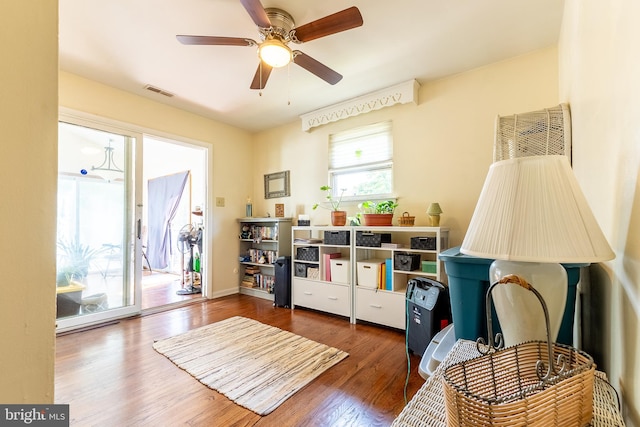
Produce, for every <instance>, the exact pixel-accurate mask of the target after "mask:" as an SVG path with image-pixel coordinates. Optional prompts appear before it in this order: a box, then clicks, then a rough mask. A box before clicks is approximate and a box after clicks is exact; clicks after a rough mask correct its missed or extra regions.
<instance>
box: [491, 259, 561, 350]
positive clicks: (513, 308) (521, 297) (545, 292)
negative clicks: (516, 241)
mask: <svg viewBox="0 0 640 427" xmlns="http://www.w3.org/2000/svg"><path fill="white" fill-rule="evenodd" d="M508 274H515V275H518V276H521V277H523V278H524V279H525V280H526V281H527V282H529V284H531V286H533V287H534V288H535V289H536V290H537V291H538V292H540V294H541V295H542V298H543V299H544V301H545V303H546V305H547V309H548V311H549V323H550V326H551V328H550V329H551V339H552V341H554V342H555V340H556V339H557V337H558V331H559V330H560V324H561V323H562V317H563V314H564V307H565V304H566V302H567V287H568V285H567V272H566V270H565V269H564V267H562V266H561V265H560V264H552V263H536V262H516V261H503V260H495V261H494V262H493V263H492V264H491V267H490V268H489V278H490V279H491V282H492V283H494V282H496V281H498V280H500V279H501V278H503V277H504V276H506V275H508ZM493 303H494V306H495V308H496V314H497V315H498V321H499V322H500V328H501V329H502V335H503V338H504V343H505V346H506V347H509V346H512V345H516V344H519V343H522V342H525V341H532V340H538V341H546V340H547V329H546V325H545V319H544V311H543V310H542V306H541V305H540V302H539V301H538V299H537V298H536V296H535V295H534V294H533V293H532V292H530V291H528V290H526V289H524V288H522V287H520V286H518V285H516V284H513V283H508V284H500V285H498V286H496V287H495V288H494V289H493Z"/></svg>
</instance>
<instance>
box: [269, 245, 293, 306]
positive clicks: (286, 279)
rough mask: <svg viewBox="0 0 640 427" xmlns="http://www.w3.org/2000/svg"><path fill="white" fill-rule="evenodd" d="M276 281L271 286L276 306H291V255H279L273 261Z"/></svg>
mask: <svg viewBox="0 0 640 427" xmlns="http://www.w3.org/2000/svg"><path fill="white" fill-rule="evenodd" d="M273 266H274V268H275V276H276V283H275V286H274V287H273V293H274V294H275V295H274V298H273V299H274V302H273V305H274V306H276V307H287V308H289V307H291V257H290V256H280V257H278V259H276V262H275V263H274V265H273Z"/></svg>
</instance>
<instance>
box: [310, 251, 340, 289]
mask: <svg viewBox="0 0 640 427" xmlns="http://www.w3.org/2000/svg"><path fill="white" fill-rule="evenodd" d="M322 255H323V258H324V275H325V278H324V280H326V281H327V282H330V281H331V259H332V258H340V257H341V256H342V254H341V253H340V252H334V253H330V254H322ZM307 274H308V273H307Z"/></svg>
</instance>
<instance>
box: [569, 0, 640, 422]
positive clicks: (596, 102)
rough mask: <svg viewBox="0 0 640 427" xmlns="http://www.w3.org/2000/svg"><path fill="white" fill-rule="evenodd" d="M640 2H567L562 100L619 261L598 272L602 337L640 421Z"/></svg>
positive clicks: (628, 414)
mask: <svg viewBox="0 0 640 427" xmlns="http://www.w3.org/2000/svg"><path fill="white" fill-rule="evenodd" d="M638 19H640V3H639V2H637V1H636V0H618V1H615V2H584V1H581V0H565V14H564V21H563V24H562V34H561V39H560V44H559V58H560V59H559V81H560V98H561V99H562V100H563V101H567V102H569V103H570V104H571V110H572V131H573V153H574V157H573V158H574V163H573V166H574V171H575V172H576V175H577V177H578V180H579V181H580V184H581V186H582V188H583V190H584V192H585V195H586V196H587V199H588V201H589V203H590V205H591V206H592V208H593V210H594V213H595V215H596V218H597V219H598V222H599V223H600V226H601V227H602V229H603V231H604V232H605V234H606V236H607V238H608V240H609V242H610V244H611V246H612V248H613V249H614V251H615V252H616V256H617V258H616V259H615V260H614V261H611V262H608V263H606V264H602V265H600V266H598V267H597V268H594V269H593V270H595V271H594V273H595V274H592V284H591V286H592V287H593V288H595V290H594V292H596V293H597V295H598V296H600V298H597V299H594V303H596V304H595V305H594V306H593V307H591V310H592V311H593V312H595V313H598V315H599V317H600V318H601V319H602V321H603V322H604V325H602V328H601V333H600V334H599V335H600V336H599V337H598V342H599V343H600V345H601V346H602V351H603V354H604V366H600V367H599V368H600V369H603V370H605V371H606V372H607V373H608V375H609V379H610V380H611V381H612V382H613V383H614V384H615V385H616V386H617V387H618V388H619V390H621V392H622V398H623V402H624V406H625V410H624V412H625V418H626V421H627V425H630V426H634V425H635V426H638V425H640V357H639V356H640V339H639V329H640V321H639V318H640V119H639V118H640V97H639V94H640V79H639V77H638V76H640V56H639V55H638V51H639V48H640V26H638Z"/></svg>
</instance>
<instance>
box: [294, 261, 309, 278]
mask: <svg viewBox="0 0 640 427" xmlns="http://www.w3.org/2000/svg"><path fill="white" fill-rule="evenodd" d="M294 268H295V271H294V274H295V275H296V277H307V264H303V263H301V262H296V263H294Z"/></svg>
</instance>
